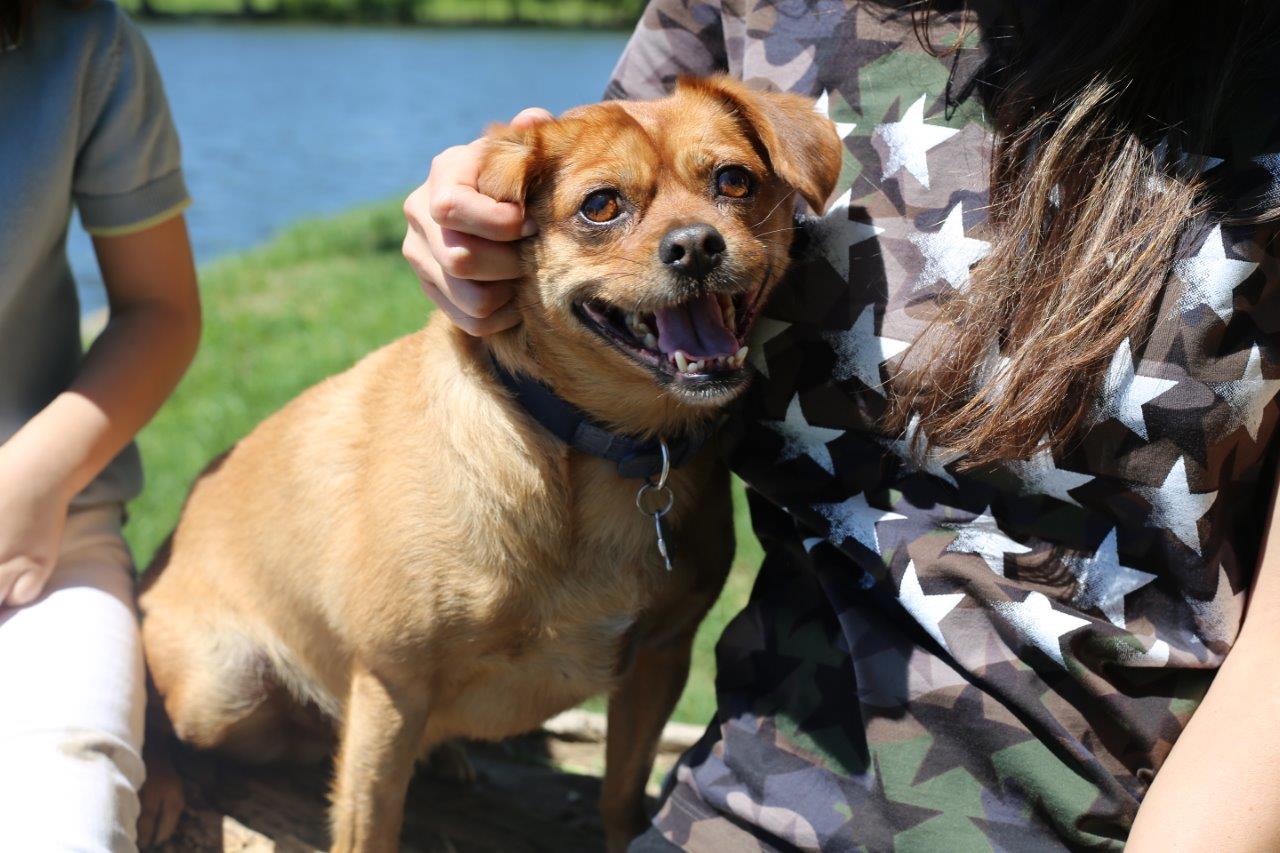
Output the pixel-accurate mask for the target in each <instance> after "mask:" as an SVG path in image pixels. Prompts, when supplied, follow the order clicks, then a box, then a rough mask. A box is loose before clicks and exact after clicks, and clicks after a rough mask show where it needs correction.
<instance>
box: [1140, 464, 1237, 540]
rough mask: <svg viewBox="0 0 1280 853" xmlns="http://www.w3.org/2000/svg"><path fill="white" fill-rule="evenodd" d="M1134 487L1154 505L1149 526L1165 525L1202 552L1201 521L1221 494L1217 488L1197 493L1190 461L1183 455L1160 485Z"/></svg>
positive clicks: (1147, 522)
mask: <svg viewBox="0 0 1280 853" xmlns="http://www.w3.org/2000/svg"><path fill="white" fill-rule="evenodd" d="M1133 490H1134V491H1135V492H1137V493H1138V494H1140V495H1142V496H1143V497H1144V498H1146V499H1147V503H1149V504H1151V514H1150V515H1149V516H1148V517H1147V521H1146V524H1147V526H1148V527H1163V528H1165V529H1166V530H1168V531H1169V532H1170V533H1172V534H1173V535H1174V536H1177V537H1178V539H1180V540H1181V541H1182V543H1183V544H1184V545H1186V546H1187V547H1188V548H1190V549H1191V550H1192V551H1195V552H1196V553H1197V554H1199V553H1200V530H1199V527H1198V526H1197V522H1198V521H1199V520H1200V519H1201V517H1202V516H1203V515H1204V514H1205V513H1206V512H1208V511H1209V507H1211V506H1212V505H1213V502H1214V500H1215V499H1216V498H1217V497H1218V493H1217V492H1216V491H1213V492H1203V493H1200V494H1193V493H1192V491H1191V486H1190V485H1188V483H1187V460H1186V458H1185V457H1182V456H1179V457H1178V461H1177V462H1175V463H1173V467H1172V468H1170V469H1169V474H1168V475H1167V476H1166V477H1165V478H1164V482H1163V483H1161V484H1160V485H1159V486H1134V487H1133Z"/></svg>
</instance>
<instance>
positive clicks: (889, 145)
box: [872, 95, 960, 189]
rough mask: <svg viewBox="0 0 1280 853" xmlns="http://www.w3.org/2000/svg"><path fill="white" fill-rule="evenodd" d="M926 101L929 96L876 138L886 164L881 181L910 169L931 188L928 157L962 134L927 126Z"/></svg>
mask: <svg viewBox="0 0 1280 853" xmlns="http://www.w3.org/2000/svg"><path fill="white" fill-rule="evenodd" d="M926 98H928V95H921V96H920V98H919V100H917V101H916V102H915V103H914V104H912V105H911V106H909V107H907V111H906V112H905V113H903V115H902V118H901V120H899V121H895V122H887V123H885V124H882V125H880V126H879V127H877V128H876V130H875V133H874V134H873V135H872V138H873V139H874V140H875V141H877V142H879V143H880V147H881V148H882V149H883V150H882V151H881V154H880V156H881V159H882V161H883V163H884V172H883V174H882V175H881V176H880V179H881V180H888V179H889V178H890V177H891V176H892V175H894V174H896V173H897V172H898V171H900V170H902V169H906V170H907V171H908V172H910V173H911V175H912V176H913V177H914V178H915V179H916V180H917V181H919V182H920V186H922V187H924V188H925V189H929V161H928V158H927V156H926V154H927V153H928V151H929V149H930V148H934V147H936V146H938V145H941V144H942V143H943V142H946V141H947V140H948V139H950V138H951V137H953V136H955V135H956V134H957V133H959V132H960V131H958V130H956V129H954V128H950V127H939V126H937V125H932V124H925V123H924V102H925V99H926Z"/></svg>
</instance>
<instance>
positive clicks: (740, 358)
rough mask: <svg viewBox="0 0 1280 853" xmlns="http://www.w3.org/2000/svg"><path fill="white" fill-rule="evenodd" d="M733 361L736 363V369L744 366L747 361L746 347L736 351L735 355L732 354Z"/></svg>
mask: <svg viewBox="0 0 1280 853" xmlns="http://www.w3.org/2000/svg"><path fill="white" fill-rule="evenodd" d="M733 360H734V361H735V362H737V365H738V367H742V365H744V364H746V361H747V347H743V348H742V349H740V350H738V351H737V352H736V353H734V356H733Z"/></svg>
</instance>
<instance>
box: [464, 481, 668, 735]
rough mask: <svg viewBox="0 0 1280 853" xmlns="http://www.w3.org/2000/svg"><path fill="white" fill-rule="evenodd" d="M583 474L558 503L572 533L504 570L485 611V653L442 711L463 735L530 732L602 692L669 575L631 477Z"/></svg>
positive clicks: (476, 660) (466, 675)
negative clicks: (511, 579) (507, 582)
mask: <svg viewBox="0 0 1280 853" xmlns="http://www.w3.org/2000/svg"><path fill="white" fill-rule="evenodd" d="M586 479H587V482H585V483H582V482H580V481H579V482H576V483H575V484H574V485H575V488H574V489H573V490H572V496H571V500H569V501H567V502H566V504H565V505H564V506H563V508H562V509H563V512H564V516H563V523H564V525H565V530H566V531H570V532H571V534H572V535H568V536H565V537H564V538H562V539H561V540H560V545H561V547H560V549H559V551H558V552H557V553H556V554H555V556H554V558H551V559H549V561H548V562H547V563H546V564H542V565H538V566H532V565H523V566H512V567H511V569H512V571H513V573H514V576H515V577H517V578H518V580H517V582H516V583H515V584H514V585H513V586H512V587H511V588H510V589H509V590H508V594H507V597H506V601H505V602H504V606H503V607H501V608H500V609H498V610H497V611H495V612H493V613H492V618H491V620H490V625H489V627H488V630H486V631H485V632H484V633H485V634H486V635H487V637H488V639H489V642H488V643H486V646H487V648H486V651H485V653H484V654H482V655H480V656H478V657H477V658H476V659H475V660H474V665H473V666H471V667H467V668H466V670H467V671H466V672H465V673H464V672H459V673H458V675H459V676H461V677H462V681H463V682H464V684H459V685H458V687H459V689H458V690H457V691H456V692H455V693H454V697H453V698H454V701H453V702H451V703H450V705H452V709H451V710H452V711H453V713H451V714H450V715H449V716H450V717H451V718H453V719H454V720H456V721H457V723H458V725H459V726H460V727H462V728H463V729H465V731H463V732H462V733H463V734H465V735H466V736H469V737H477V738H498V737H505V736H509V735H512V734H516V733H519V732H524V731H528V730H529V729H531V728H534V727H536V726H537V725H539V724H540V723H541V722H542V721H543V720H545V719H547V718H548V717H550V716H552V715H554V714H556V713H558V712H560V711H562V710H564V709H566V708H570V707H573V706H574V705H576V704H578V703H579V702H581V701H583V700H584V699H586V698H588V697H590V696H593V695H598V694H601V693H607V692H608V691H609V690H610V689H611V687H612V685H613V681H614V678H615V676H616V674H617V671H618V665H619V661H620V658H621V657H622V655H623V645H624V642H626V641H627V639H628V632H629V631H630V630H631V628H632V626H633V625H634V623H635V621H636V619H637V617H638V616H639V615H640V614H641V612H642V611H643V610H644V609H645V607H646V606H647V605H648V604H649V603H650V602H651V601H652V598H653V596H654V594H655V592H656V590H657V589H658V588H659V587H660V585H661V584H662V583H663V582H664V581H666V577H665V572H664V571H663V569H662V568H661V565H660V563H659V559H658V550H657V544H656V538H655V536H654V528H653V520H652V518H651V517H649V516H644V515H642V514H641V513H640V512H639V511H638V510H636V508H635V488H637V487H638V484H637V485H633V484H631V483H630V482H628V481H621V482H623V483H624V484H625V485H623V486H621V487H619V485H618V483H619V482H620V481H619V480H618V478H616V477H609V478H604V477H601V478H598V479H596V478H586ZM464 685H465V686H464Z"/></svg>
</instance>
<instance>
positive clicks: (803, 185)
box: [677, 75, 844, 213]
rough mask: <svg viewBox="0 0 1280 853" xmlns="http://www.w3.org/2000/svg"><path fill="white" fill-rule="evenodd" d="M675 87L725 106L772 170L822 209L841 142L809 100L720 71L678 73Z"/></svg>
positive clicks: (837, 163)
mask: <svg viewBox="0 0 1280 853" xmlns="http://www.w3.org/2000/svg"><path fill="white" fill-rule="evenodd" d="M677 91H693V92H701V93H703V94H705V95H709V96H711V97H713V98H716V99H717V100H719V101H720V102H721V103H723V104H725V105H726V106H727V107H729V109H730V110H731V111H732V112H734V113H735V114H736V115H737V116H738V117H739V118H740V119H741V120H742V121H744V122H745V123H746V124H747V125H749V127H750V130H751V131H752V132H753V133H754V134H755V137H756V139H757V140H759V143H760V145H761V147H762V148H763V149H764V153H765V154H766V155H767V156H768V159H769V164H770V166H771V167H772V168H773V172H774V174H776V175H777V176H778V177H779V178H781V179H782V180H783V181H785V182H786V183H787V184H788V185H789V186H791V187H792V188H793V189H795V191H796V192H798V193H799V194H800V197H801V198H803V199H804V200H805V201H806V202H808V203H809V207H811V208H812V209H813V210H814V211H815V212H816V213H822V212H823V210H824V209H825V208H826V206H827V199H828V198H829V197H830V196H831V193H832V191H833V190H835V187H836V181H837V180H839V179H840V161H841V158H842V156H843V153H844V145H843V144H842V143H841V142H840V137H839V136H838V135H837V134H836V128H835V125H834V124H833V123H832V122H831V120H830V119H829V118H827V117H826V116H824V115H820V114H819V113H817V112H816V111H815V110H814V108H813V101H812V99H810V98H805V97H803V96H801V95H793V94H790V93H785V92H761V91H757V90H755V89H751V88H749V87H748V86H746V85H745V84H743V83H741V82H740V81H738V80H734V79H733V78H731V77H725V76H723V75H719V76H715V77H682V78H680V81H679V83H678V85H677Z"/></svg>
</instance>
